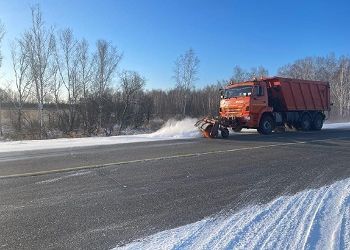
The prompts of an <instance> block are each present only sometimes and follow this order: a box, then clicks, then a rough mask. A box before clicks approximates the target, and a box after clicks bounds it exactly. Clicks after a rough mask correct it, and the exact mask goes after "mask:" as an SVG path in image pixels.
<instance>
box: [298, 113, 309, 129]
mask: <svg viewBox="0 0 350 250" xmlns="http://www.w3.org/2000/svg"><path fill="white" fill-rule="evenodd" d="M311 124H312V120H311V117H310V116H309V115H308V114H304V115H303V116H302V117H301V120H300V126H299V127H300V130H302V131H309V130H310V129H311Z"/></svg>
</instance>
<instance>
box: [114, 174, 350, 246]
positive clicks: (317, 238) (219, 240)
mask: <svg viewBox="0 0 350 250" xmlns="http://www.w3.org/2000/svg"><path fill="white" fill-rule="evenodd" d="M305 248H306V249H350V179H346V180H343V181H339V182H336V183H334V184H333V185H331V186H325V187H322V188H319V189H312V190H307V191H303V192H300V193H298V194H296V195H293V196H282V197H280V198H278V199H276V200H274V201H272V202H270V203H268V204H265V205H254V206H250V207H247V208H245V209H243V210H241V211H239V212H237V213H234V214H232V215H229V216H217V217H210V218H206V219H204V220H202V221H198V222H196V223H193V224H189V225H185V226H182V227H179V228H175V229H171V230H167V231H163V232H160V233H157V234H155V235H152V236H149V237H147V238H145V239H142V240H140V241H137V242H133V243H130V244H129V245H126V246H124V247H122V249H305ZM116 249H117V248H116Z"/></svg>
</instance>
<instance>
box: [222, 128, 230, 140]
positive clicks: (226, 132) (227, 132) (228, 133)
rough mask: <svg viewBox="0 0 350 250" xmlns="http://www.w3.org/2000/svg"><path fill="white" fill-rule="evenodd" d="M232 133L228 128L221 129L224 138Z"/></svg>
mask: <svg viewBox="0 0 350 250" xmlns="http://www.w3.org/2000/svg"><path fill="white" fill-rule="evenodd" d="M229 135H230V131H228V129H227V128H222V129H221V136H222V138H227V137H228V136H229Z"/></svg>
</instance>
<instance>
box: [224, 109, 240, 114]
mask: <svg viewBox="0 0 350 250" xmlns="http://www.w3.org/2000/svg"><path fill="white" fill-rule="evenodd" d="M223 111H224V112H226V113H233V114H241V113H242V109H241V108H223Z"/></svg>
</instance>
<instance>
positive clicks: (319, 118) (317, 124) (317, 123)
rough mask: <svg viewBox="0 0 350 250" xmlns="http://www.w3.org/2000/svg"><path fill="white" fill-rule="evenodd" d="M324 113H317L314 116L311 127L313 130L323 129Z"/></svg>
mask: <svg viewBox="0 0 350 250" xmlns="http://www.w3.org/2000/svg"><path fill="white" fill-rule="evenodd" d="M323 120H324V119H323V115H321V114H317V115H316V116H315V118H314V120H313V121H312V124H311V129H312V130H321V129H322V127H323Z"/></svg>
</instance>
